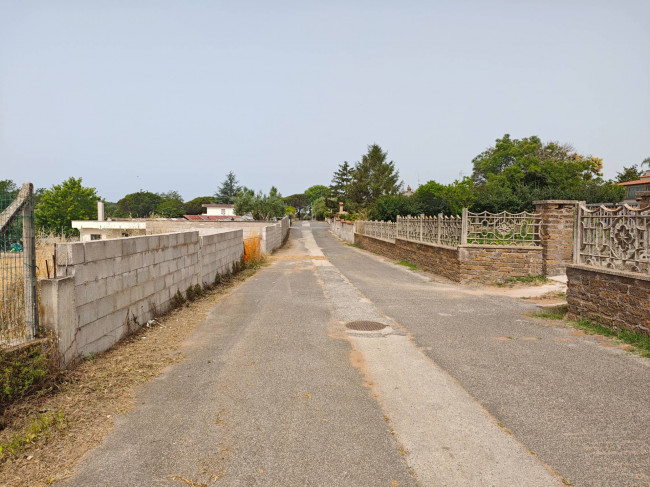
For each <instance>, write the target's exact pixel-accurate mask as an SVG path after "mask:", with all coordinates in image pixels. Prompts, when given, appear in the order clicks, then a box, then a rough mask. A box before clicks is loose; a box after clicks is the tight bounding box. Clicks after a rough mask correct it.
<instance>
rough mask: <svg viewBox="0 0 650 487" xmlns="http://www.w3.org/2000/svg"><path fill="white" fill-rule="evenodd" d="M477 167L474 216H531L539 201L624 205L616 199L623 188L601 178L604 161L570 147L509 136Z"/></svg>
mask: <svg viewBox="0 0 650 487" xmlns="http://www.w3.org/2000/svg"><path fill="white" fill-rule="evenodd" d="M472 164H473V166H474V171H473V173H472V180H473V182H474V184H475V185H476V201H475V203H474V205H473V208H472V209H473V210H474V211H490V212H500V211H503V210H508V211H511V212H515V211H522V210H527V211H531V210H532V209H533V206H534V205H533V201H535V200H538V199H577V200H579V199H583V200H586V201H587V202H601V203H606V202H616V201H620V199H616V200H614V201H612V199H613V198H615V197H616V196H617V195H620V194H621V189H617V188H616V187H614V186H615V185H614V184H613V183H612V182H611V181H604V180H603V179H602V174H601V170H602V167H603V161H602V159H600V158H598V157H594V156H586V157H585V156H583V155H581V154H578V153H576V152H574V151H573V149H572V147H571V146H570V145H568V144H560V143H558V142H547V143H543V142H542V141H541V140H540V139H539V137H537V136H531V137H528V138H523V139H521V140H518V139H511V138H510V135H508V134H505V135H504V136H503V138H501V139H497V140H496V144H495V146H494V147H490V148H489V149H487V150H486V151H484V152H483V153H481V154H479V155H478V156H476V157H475V158H474V159H473V161H472ZM605 197H606V198H607V200H601V201H593V198H605ZM590 200H592V201H590Z"/></svg>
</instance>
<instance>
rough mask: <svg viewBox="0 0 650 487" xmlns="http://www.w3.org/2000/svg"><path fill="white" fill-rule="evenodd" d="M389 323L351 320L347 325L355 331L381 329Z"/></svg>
mask: <svg viewBox="0 0 650 487" xmlns="http://www.w3.org/2000/svg"><path fill="white" fill-rule="evenodd" d="M386 326H387V325H384V324H383V323H378V322H376V321H351V322H350V323H348V324H347V325H345V327H346V328H347V329H348V330H354V331H379V330H383V329H384V328H386Z"/></svg>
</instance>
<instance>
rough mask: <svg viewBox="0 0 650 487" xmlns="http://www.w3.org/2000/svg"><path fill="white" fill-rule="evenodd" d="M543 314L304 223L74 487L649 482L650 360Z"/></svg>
mask: <svg viewBox="0 0 650 487" xmlns="http://www.w3.org/2000/svg"><path fill="white" fill-rule="evenodd" d="M531 309H532V306H531V305H529V304H527V303H525V302H524V301H521V300H516V299H512V298H504V297H495V296H491V295H487V294H484V293H483V292H482V291H481V290H479V289H472V288H467V287H461V286H456V285H452V284H446V283H440V282H432V281H431V280H430V278H429V277H428V276H426V275H423V274H421V273H418V272H412V271H409V270H407V269H405V268H402V267H400V266H396V265H394V264H392V263H390V262H387V261H385V260H383V259H381V258H378V257H377V256H374V255H372V254H369V253H367V252H364V251H361V250H358V249H355V248H352V247H350V246H346V245H345V244H343V243H341V242H340V241H338V240H337V239H335V238H334V237H333V236H332V235H331V234H330V233H329V232H328V229H327V227H326V226H324V225H323V224H311V225H310V224H305V225H300V226H296V227H294V228H292V230H291V238H290V241H289V243H288V245H287V247H286V248H284V249H282V250H281V251H279V252H278V253H277V254H276V255H275V256H274V261H273V264H272V265H270V266H269V267H267V268H265V269H263V270H262V271H260V272H259V273H258V274H257V275H256V276H255V277H253V278H252V279H250V280H249V281H247V282H246V283H244V284H243V285H242V286H240V287H239V288H237V289H235V290H234V291H233V292H232V293H231V294H230V295H229V296H228V297H226V298H225V299H223V300H221V301H220V302H219V303H218V304H217V305H216V306H215V307H214V308H213V310H212V312H211V314H210V316H209V318H208V319H207V320H206V321H205V322H204V323H202V324H201V325H199V327H198V328H197V329H196V331H195V333H194V334H193V336H192V337H191V339H190V340H188V342H187V343H186V344H184V346H183V352H184V353H185V355H186V356H187V357H188V358H187V359H186V360H185V361H184V362H182V363H180V364H177V365H176V366H174V367H172V368H171V369H169V370H168V371H167V373H166V374H164V375H163V376H161V377H160V378H158V379H156V380H155V381H153V382H151V383H150V384H148V385H146V386H145V387H143V388H142V389H141V390H140V391H139V393H138V405H137V407H136V409H135V411H133V412H132V413H130V414H128V415H126V416H124V417H121V418H118V420H117V421H116V427H115V429H114V430H113V432H111V433H110V434H109V435H108V436H107V437H106V438H105V440H104V441H103V442H102V444H101V445H100V446H99V447H97V448H96V449H95V450H93V451H92V452H90V453H89V454H88V455H87V456H86V457H85V459H84V460H83V461H82V463H81V464H80V465H79V466H78V468H77V473H76V475H75V476H74V477H72V478H71V479H69V481H68V482H66V485H74V486H104V485H106V486H109V485H110V486H117V485H119V486H146V485H152V486H159V485H160V486H162V485H165V486H167V485H169V486H174V485H196V486H199V485H225V486H257V485H260V486H262V485H264V486H384V485H385V486H390V487H394V486H415V485H421V486H429V485H432V486H433V485H436V486H437V485H445V486H452V485H459V486H460V485H466V486H467V485H477V486H479V485H480V486H483V485H495V486H507V485H513V486H515V485H522V486H529V485H530V486H536V485H540V486H542V485H544V486H545V485H562V479H565V480H567V479H568V481H570V482H572V483H573V485H576V486H580V485H582V486H588V485H589V486H590V485H594V486H595V485H617V486H626V485H648V484H650V408H649V407H648V406H649V401H650V400H649V398H650V380H649V377H650V374H649V372H650V366H649V362H650V361H648V360H645V359H639V358H636V357H634V356H631V355H629V354H627V353H625V352H623V351H621V350H620V349H617V348H612V347H606V346H603V345H602V343H601V342H599V341H598V340H595V339H592V338H588V337H581V336H576V335H577V334H575V333H573V330H572V329H568V328H562V327H557V326H550V325H546V324H542V323H539V322H536V321H534V320H532V319H530V318H529V317H527V316H526V314H525V313H526V312H528V311H530V310H531ZM354 320H370V321H374V322H379V323H381V324H383V325H385V328H383V329H382V330H379V331H375V332H362V331H361V332H354V331H350V330H348V329H347V328H346V327H345V326H344V325H345V323H347V322H349V321H354Z"/></svg>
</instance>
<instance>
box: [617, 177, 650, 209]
mask: <svg viewBox="0 0 650 487" xmlns="http://www.w3.org/2000/svg"><path fill="white" fill-rule="evenodd" d="M618 185H619V186H623V187H624V188H625V203H627V204H628V205H638V204H639V203H641V202H647V201H648V195H649V194H650V171H646V173H645V174H644V175H643V176H641V179H637V180H636V181H627V182H625V183H618Z"/></svg>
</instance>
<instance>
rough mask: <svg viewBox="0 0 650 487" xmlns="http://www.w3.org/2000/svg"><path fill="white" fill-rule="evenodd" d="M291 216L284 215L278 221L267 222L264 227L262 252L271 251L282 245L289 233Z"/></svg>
mask: <svg viewBox="0 0 650 487" xmlns="http://www.w3.org/2000/svg"><path fill="white" fill-rule="evenodd" d="M289 225H290V221H289V217H286V216H285V217H284V218H283V219H282V220H280V221H279V222H278V223H275V224H270V225H269V224H267V226H265V227H264V228H263V229H262V253H269V254H270V253H271V252H273V251H274V250H275V249H278V248H280V247H281V246H282V244H283V243H284V241H285V240H286V239H287V236H288V235H289Z"/></svg>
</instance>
